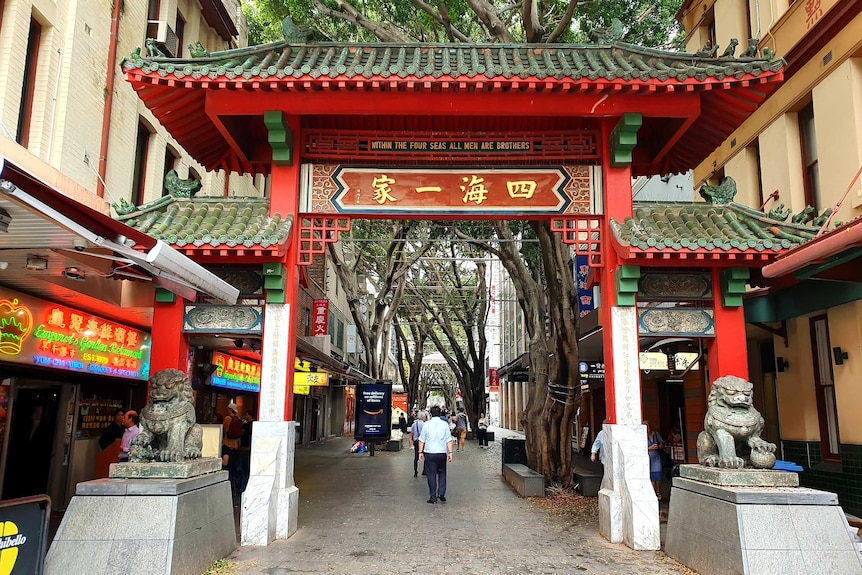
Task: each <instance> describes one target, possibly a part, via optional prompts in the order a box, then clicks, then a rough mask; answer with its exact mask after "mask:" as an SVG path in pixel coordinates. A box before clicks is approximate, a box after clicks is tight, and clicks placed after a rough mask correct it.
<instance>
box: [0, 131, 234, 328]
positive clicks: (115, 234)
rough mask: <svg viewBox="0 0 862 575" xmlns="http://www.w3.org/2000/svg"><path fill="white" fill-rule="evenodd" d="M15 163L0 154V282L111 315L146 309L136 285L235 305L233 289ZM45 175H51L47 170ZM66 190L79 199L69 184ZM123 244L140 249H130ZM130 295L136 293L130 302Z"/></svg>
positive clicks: (140, 319) (13, 151) (142, 293)
mask: <svg viewBox="0 0 862 575" xmlns="http://www.w3.org/2000/svg"><path fill="white" fill-rule="evenodd" d="M6 148H8V151H9V152H10V154H11V155H21V154H20V150H19V151H16V148H14V147H12V146H6ZM28 161H29V160H28ZM23 163H24V162H22V161H18V160H13V159H11V158H10V155H7V153H6V151H5V150H4V152H3V153H0V209H2V210H4V211H5V212H6V214H7V217H6V218H5V219H6V220H8V222H9V223H8V227H7V229H6V231H5V232H3V231H0V261H2V263H0V270H7V269H8V271H9V273H7V274H0V284H4V285H7V286H8V287H11V288H13V289H17V290H20V291H24V292H28V293H31V294H32V295H37V296H41V297H46V298H48V299H52V300H54V301H59V302H61V303H68V304H70V305H76V304H77V307H84V308H90V309H94V308H95V310H97V311H100V312H103V313H106V314H108V315H114V316H116V315H120V316H126V315H127V314H126V311H131V309H138V310H141V309H143V308H147V307H149V308H152V302H153V300H152V292H151V290H149V291H148V290H141V289H137V290H136V289H133V286H131V287H130V286H129V285H126V284H138V285H140V284H141V283H142V282H152V284H153V285H157V286H160V287H163V288H165V289H167V290H169V291H172V292H174V293H176V294H177V295H179V296H181V297H183V298H185V299H189V300H192V301H193V300H194V299H195V297H196V296H197V294H198V292H201V293H204V294H207V295H209V296H211V297H213V298H216V299H218V300H219V301H223V302H225V303H228V304H234V303H236V299H237V297H238V295H239V291H238V290H237V289H236V288H235V287H233V286H231V285H230V284H228V283H227V282H225V281H224V280H222V279H220V278H219V277H217V276H216V275H214V274H212V273H211V272H209V271H208V270H206V269H205V268H203V267H202V266H200V265H199V264H197V263H195V262H194V261H192V260H191V259H189V258H187V257H186V256H184V255H183V254H181V253H179V252H177V251H176V250H174V249H173V248H171V247H170V246H168V245H167V244H165V243H164V242H161V241H159V240H156V239H155V238H152V237H150V236H148V235H146V234H143V233H141V232H139V231H137V230H135V229H134V228H131V227H129V226H127V225H125V224H124V223H122V222H118V221H116V220H114V219H113V218H111V217H110V216H109V215H108V214H106V213H102V212H100V211H99V210H97V209H95V208H94V207H91V206H89V205H85V204H84V203H82V202H80V201H77V200H76V199H74V198H73V197H70V195H72V194H66V193H63V192H61V191H60V190H59V189H57V188H55V187H53V186H51V185H49V184H48V183H46V182H45V181H43V179H41V178H40V177H38V176H36V175H35V174H34V173H33V172H31V171H30V170H28V169H27V168H25V167H23V166H22V164H23ZM32 163H38V162H35V161H34V162H32ZM45 169H46V171H48V172H50V173H51V174H53V176H56V174H55V173H54V171H53V169H52V168H50V167H49V166H47V165H45ZM53 176H52V177H53ZM54 179H57V178H54ZM69 186H70V187H72V188H75V190H74V191H76V192H78V193H80V187H79V186H77V185H76V184H74V183H73V182H71V181H69ZM99 201H101V199H99ZM0 215H2V213H0ZM127 242H134V243H135V244H136V245H137V246H139V247H142V248H144V251H138V250H135V249H132V248H131V247H129V246H128V245H127ZM34 259H35V260H38V261H40V262H42V261H44V262H45V267H44V269H40V270H34V269H33V267H32V266H31V267H28V265H27V262H30V261H32V260H34ZM22 270H24V271H22ZM70 270H74V274H73V273H70ZM127 288H128V289H127ZM75 292H78V293H77V294H76V293H75ZM131 292H137V293H135V294H134V295H133V296H130V293H131ZM145 292H146V293H148V294H149V301H147V296H146V293H145ZM131 300H134V301H131ZM119 308H128V310H122V309H119ZM151 313H152V312H151V309H150V310H149V311H148V312H140V313H139V315H137V316H135V314H134V312H131V315H132V316H133V317H131V318H124V319H132V320H133V321H134V323H136V324H139V325H141V324H148V323H149V322H148V321H146V317H147V316H148V315H151Z"/></svg>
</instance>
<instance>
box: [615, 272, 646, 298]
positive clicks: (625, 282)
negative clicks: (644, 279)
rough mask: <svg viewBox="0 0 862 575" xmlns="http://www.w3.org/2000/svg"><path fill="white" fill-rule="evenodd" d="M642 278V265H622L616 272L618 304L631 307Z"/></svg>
mask: <svg viewBox="0 0 862 575" xmlns="http://www.w3.org/2000/svg"><path fill="white" fill-rule="evenodd" d="M640 279H641V267H640V266H620V267H618V268H617V273H616V287H617V305H619V306H623V307H631V306H633V305H635V296H637V295H638V281H639V280H640Z"/></svg>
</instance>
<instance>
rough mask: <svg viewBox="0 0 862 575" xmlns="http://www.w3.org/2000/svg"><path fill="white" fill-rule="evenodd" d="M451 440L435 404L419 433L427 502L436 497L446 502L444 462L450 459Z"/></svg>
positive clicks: (435, 499)
mask: <svg viewBox="0 0 862 575" xmlns="http://www.w3.org/2000/svg"><path fill="white" fill-rule="evenodd" d="M453 441H455V439H454V438H453V437H452V434H451V433H450V432H449V425H448V424H447V423H446V422H445V421H443V420H442V419H440V408H439V407H437V406H436V405H435V406H434V407H432V408H431V419H430V420H429V421H426V422H425V425H423V426H422V433H421V434H419V459H424V461H425V469H426V470H427V472H428V495H429V497H428V503H437V500H438V499H439V500H440V501H441V502H443V503H446V463H448V462H449V461H452V442H453Z"/></svg>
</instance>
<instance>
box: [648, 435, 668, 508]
mask: <svg viewBox="0 0 862 575" xmlns="http://www.w3.org/2000/svg"><path fill="white" fill-rule="evenodd" d="M644 425H646V432H647V453H648V454H649V480H650V481H652V487H653V489H654V490H655V496H656V497H657V498H658V500H659V501H661V469H662V457H663V455H664V441H662V438H661V435H659V432H658V431H655V430H654V429H653V428H652V427H650V424H649V421H644Z"/></svg>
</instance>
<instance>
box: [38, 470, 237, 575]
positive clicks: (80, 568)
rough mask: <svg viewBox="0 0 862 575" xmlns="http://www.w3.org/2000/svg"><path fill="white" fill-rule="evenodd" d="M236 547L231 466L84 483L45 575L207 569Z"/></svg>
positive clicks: (170, 574)
mask: <svg viewBox="0 0 862 575" xmlns="http://www.w3.org/2000/svg"><path fill="white" fill-rule="evenodd" d="M234 549H236V527H235V524H234V515H233V503H232V501H231V493H230V483H229V482H228V475H227V472H226V471H218V472H216V473H210V474H208V475H202V476H198V477H193V478H190V479H140V478H135V479H97V480H95V481H87V482H84V483H79V484H78V486H77V490H76V492H75V496H74V497H73V498H72V501H71V502H69V507H68V508H67V509H66V513H65V514H64V515H63V521H62V522H61V523H60V527H59V529H58V531H57V534H56V536H55V537H54V541H53V543H52V544H51V548H50V549H49V550H48V555H47V556H46V558H45V575H103V574H108V573H123V575H200V574H201V573H203V572H204V571H206V570H207V569H209V568H210V566H212V564H213V562H214V561H216V560H217V559H221V558H223V557H226V556H228V555H229V554H230V553H231V552H233V550H234Z"/></svg>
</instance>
